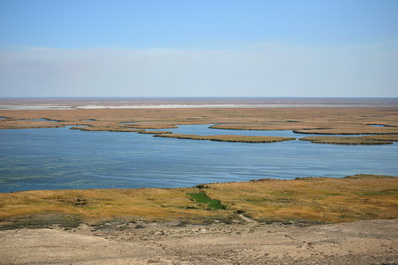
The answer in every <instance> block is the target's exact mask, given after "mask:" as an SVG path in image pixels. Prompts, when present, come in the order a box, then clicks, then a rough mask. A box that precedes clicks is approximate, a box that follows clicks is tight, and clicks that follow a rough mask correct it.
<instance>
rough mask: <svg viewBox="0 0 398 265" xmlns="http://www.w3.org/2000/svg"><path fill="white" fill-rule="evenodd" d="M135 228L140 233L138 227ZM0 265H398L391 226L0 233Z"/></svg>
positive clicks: (397, 231)
mask: <svg viewBox="0 0 398 265" xmlns="http://www.w3.org/2000/svg"><path fill="white" fill-rule="evenodd" d="M142 226H145V227H144V228H142ZM0 242H1V243H0V257H1V259H0V264H389V265H392V264H398V219H392V220H371V221H360V222H354V223H344V224H333V225H318V226H310V227H297V226H286V225H265V224H259V223H256V222H246V223H245V224H232V225H225V224H214V225H208V226H191V225H190V226H185V227H178V226H170V225H169V226H166V225H159V224H146V225H135V227H134V226H131V227H130V228H128V229H125V230H123V231H118V229H115V227H114V228H113V229H102V230H98V229H97V230H94V229H93V227H89V226H86V225H83V226H81V227H80V228H79V229H77V230H73V231H63V230H61V229H36V230H30V229H22V230H7V231H1V232H0Z"/></svg>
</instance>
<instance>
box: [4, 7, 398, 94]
mask: <svg viewBox="0 0 398 265" xmlns="http://www.w3.org/2000/svg"><path fill="white" fill-rule="evenodd" d="M396 14H398V1H395V0H392V1H389V0H374V1H369V0H360V1H359V0H358V1H356V0H345V1H341V0H333V1H326V0H325V1H322V0H317V1H315V0H313V1H309V0H302V1H292V0H291V1H289V0H285V1H283V0H280V1H267V0H262V1H260V0H258V1H252V0H245V1H235V0H229V1H227V0H219V1H217V0H212V1H207V0H201V1H200V0H196V1H194V0H167V1H166V0H145V1H144V0H141V1H138V0H130V1H128V0H124V1H123V0H113V1H110V0H108V1H105V0H96V1H94V0H80V1H76V0H68V1H50V0H1V1H0V97H23V96H26V97H32V96H37V97H56V96H129V97H134V96H137V97H141V96H249V97H253V96H261V97H279V96H282V97H283V96H294V97H311V96H314V97H323V96H324V97H398V18H397V17H398V16H397V15H396Z"/></svg>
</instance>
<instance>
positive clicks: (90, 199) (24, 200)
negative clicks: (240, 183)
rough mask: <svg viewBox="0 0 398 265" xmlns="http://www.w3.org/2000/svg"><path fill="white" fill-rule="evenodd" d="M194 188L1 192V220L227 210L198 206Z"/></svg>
mask: <svg viewBox="0 0 398 265" xmlns="http://www.w3.org/2000/svg"><path fill="white" fill-rule="evenodd" d="M194 191H195V189H193V188H187V189H125V190H123V189H109V190H58V191H25V192H16V193H0V202H1V203H0V208H1V211H0V220H1V223H5V224H6V223H9V222H13V221H17V220H24V219H27V218H30V217H31V216H43V215H66V216H79V217H80V218H81V219H82V220H84V221H85V222H87V223H96V222H99V221H103V220H111V219H125V220H144V221H153V220H157V221H160V220H163V221H164V220H166V221H167V220H174V219H180V220H185V219H187V220H190V221H194V220H196V219H201V220H202V221H203V220H207V218H213V219H214V218H218V217H220V218H222V217H223V216H226V215H227V214H228V213H227V212H219V211H208V210H206V209H201V208H197V207H196V205H195V203H194V202H193V201H192V200H191V199H190V198H189V197H188V196H187V193H188V192H194Z"/></svg>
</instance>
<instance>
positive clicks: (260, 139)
mask: <svg viewBox="0 0 398 265" xmlns="http://www.w3.org/2000/svg"><path fill="white" fill-rule="evenodd" d="M155 137H165V138H177V139H190V140H208V141H218V142H235V143H274V142H283V141H291V140H295V139H296V138H292V137H274V136H244V135H208V136H201V135H188V134H157V135H155Z"/></svg>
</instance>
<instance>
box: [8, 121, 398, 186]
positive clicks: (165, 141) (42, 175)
mask: <svg viewBox="0 0 398 265" xmlns="http://www.w3.org/2000/svg"><path fill="white" fill-rule="evenodd" d="M208 126H209V125H186V126H180V127H179V128H178V129H174V130H171V131H174V132H175V133H182V134H198V135H216V134H240V135H269V136H289V137H296V138H298V137H303V136H310V135H308V134H307V135H300V134H295V133H293V132H292V131H245V130H243V131H240V130H218V129H209V128H208ZM0 146H1V148H0V192H13V191H22V190H38V189H46V190H54V189H88V188H148V187H156V188H173V187H190V186H194V185H198V184H203V183H210V182H228V181H247V180H252V179H260V178H279V179H293V178H296V177H310V176H311V177H344V176H347V175H353V174H358V173H365V174H385V175H395V176H396V175H398V166H397V161H398V144H396V143H395V144H390V145H370V146H352V145H330V144H313V143H310V142H307V141H299V140H296V141H287V142H280V143H261V144H259V143H257V144H253V143H228V142H212V141H198V140H182V139H172V138H159V137H153V136H152V135H146V134H138V133H131V132H86V131H79V130H69V128H51V129H21V130H0Z"/></svg>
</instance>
